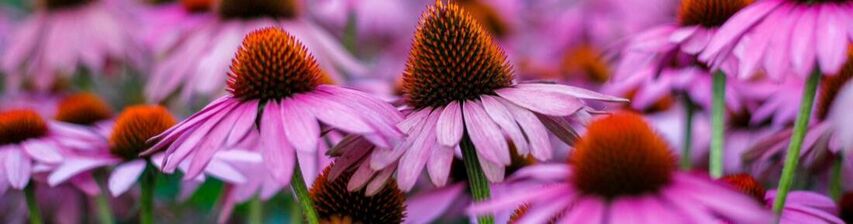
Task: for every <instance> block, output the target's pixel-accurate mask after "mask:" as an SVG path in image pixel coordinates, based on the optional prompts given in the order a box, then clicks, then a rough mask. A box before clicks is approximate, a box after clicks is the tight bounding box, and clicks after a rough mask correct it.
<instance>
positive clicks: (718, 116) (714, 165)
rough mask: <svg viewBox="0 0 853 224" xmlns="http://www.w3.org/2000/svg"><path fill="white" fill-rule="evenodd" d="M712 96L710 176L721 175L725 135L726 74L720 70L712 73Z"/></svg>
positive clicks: (716, 176)
mask: <svg viewBox="0 0 853 224" xmlns="http://www.w3.org/2000/svg"><path fill="white" fill-rule="evenodd" d="M713 78H714V84H713V85H714V86H713V88H714V98H713V102H712V105H711V156H710V159H711V161H710V162H709V164H710V166H709V171H710V173H711V177H713V178H715V179H716V178H720V177H722V176H723V145H724V139H723V138H724V135H725V130H724V129H725V126H724V124H725V120H726V117H725V112H726V102H725V97H726V74H725V73H723V72H722V71H717V72H715V73H714V77H713Z"/></svg>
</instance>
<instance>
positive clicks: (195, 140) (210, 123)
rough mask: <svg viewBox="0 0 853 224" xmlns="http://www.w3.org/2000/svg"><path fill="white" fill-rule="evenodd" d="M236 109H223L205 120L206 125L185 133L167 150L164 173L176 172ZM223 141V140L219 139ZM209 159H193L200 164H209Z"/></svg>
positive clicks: (232, 106) (231, 107) (231, 106)
mask: <svg viewBox="0 0 853 224" xmlns="http://www.w3.org/2000/svg"><path fill="white" fill-rule="evenodd" d="M235 107H236V105H233V104H231V105H228V106H227V108H223V110H222V111H219V112H217V113H216V114H214V115H213V116H212V117H210V118H209V120H205V121H204V123H201V125H199V126H198V127H197V129H193V130H192V132H188V133H184V134H183V136H181V137H180V138H178V140H176V141H175V142H174V143H173V144H172V145H171V146H169V149H167V150H166V157H165V158H164V159H163V160H164V162H163V172H166V173H169V172H174V171H175V169H176V168H177V167H178V165H179V164H180V163H182V162H183V161H184V159H185V158H187V156H188V155H190V154H193V153H195V152H196V150H198V148H199V147H200V146H201V144H203V143H204V142H208V141H205V140H206V139H208V138H207V135H208V133H210V132H211V131H212V129H213V128H214V127H216V126H218V125H219V123H220V122H222V119H223V118H225V116H227V115H229V114H230V112H231V111H232V110H233V109H234V108H235ZM214 140H217V139H214ZM218 140H222V139H218ZM205 150H218V148H213V149H205ZM205 160H207V159H202V158H198V159H196V158H193V161H199V162H205V163H206V162H207V161H205ZM192 177H195V176H190V177H187V178H192Z"/></svg>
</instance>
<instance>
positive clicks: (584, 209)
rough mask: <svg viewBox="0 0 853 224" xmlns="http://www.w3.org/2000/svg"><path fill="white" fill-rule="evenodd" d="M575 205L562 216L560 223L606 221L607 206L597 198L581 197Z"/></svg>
mask: <svg viewBox="0 0 853 224" xmlns="http://www.w3.org/2000/svg"><path fill="white" fill-rule="evenodd" d="M577 200H578V202H576V203H575V206H574V207H573V208H572V209H570V210H568V211H567V212H566V214H564V215H563V217H562V218H560V222H559V223H578V224H599V223H604V220H605V215H606V211H607V207H606V206H605V205H604V202H602V201H601V200H599V199H597V198H589V197H580V198H578V199H577Z"/></svg>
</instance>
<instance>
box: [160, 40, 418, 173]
mask: <svg viewBox="0 0 853 224" xmlns="http://www.w3.org/2000/svg"><path fill="white" fill-rule="evenodd" d="M228 77H229V78H228V93H229V94H227V95H226V96H223V97H220V98H219V99H217V100H215V101H214V102H212V103H210V104H209V105H208V106H207V107H205V108H204V109H202V110H201V111H200V112H198V113H196V114H194V115H193V116H191V117H190V118H188V119H187V120H184V121H182V122H181V123H179V124H177V125H176V126H174V127H172V128H171V129H169V130H167V131H166V132H164V133H162V134H160V135H158V136H156V137H154V138H153V139H151V141H154V142H157V144H156V145H154V146H153V147H152V148H151V149H149V150H148V151H147V152H146V153H147V154H151V153H154V152H158V151H160V150H165V155H166V157H165V158H164V165H163V170H164V172H172V171H174V170H175V168H176V167H177V166H178V164H180V163H181V162H183V161H191V162H190V167H189V170H188V171H187V174H186V177H187V178H192V177H195V176H196V175H198V174H199V173H200V171H201V168H203V167H205V166H206V164H208V163H209V162H210V158H211V157H212V156H213V155H214V153H215V152H217V151H220V150H227V149H231V148H233V147H234V146H235V145H236V143H239V142H241V141H244V140H245V139H256V140H257V141H259V143H258V144H257V146H256V147H253V148H251V149H250V150H257V151H260V153H261V155H262V157H263V163H264V164H265V165H266V168H267V170H268V171H269V172H270V173H272V176H273V177H274V178H275V180H276V181H278V182H279V183H283V184H285V185H286V184H287V183H289V181H290V178H291V174H292V172H293V166H294V162H300V163H301V162H307V161H317V158H316V157H317V154H315V153H316V152H317V150H318V147H320V145H321V144H323V142H322V141H321V140H322V138H321V134H322V132H324V131H325V130H339V131H342V132H346V133H352V134H358V135H362V136H364V137H365V138H367V139H369V140H370V141H371V142H372V143H373V144H376V145H379V146H383V147H390V146H391V145H393V144H394V143H395V142H396V141H397V139H398V138H400V137H402V133H400V132H399V130H397V129H396V128H395V127H394V124H396V123H397V122H398V121H399V120H401V119H402V117H401V116H400V115H399V113H398V112H397V111H396V110H394V108H393V107H391V106H390V105H389V104H387V103H384V102H382V101H380V100H378V99H375V98H373V97H371V96H369V95H367V94H364V93H361V92H358V91H354V90H350V89H345V88H341V87H336V86H333V85H330V84H329V83H330V79H329V77H328V76H327V74H326V73H325V71H323V70H321V69H320V67H319V64H317V62H316V61H315V60H314V58H313V57H311V56H310V55H309V53H308V51H307V49H306V48H305V47H304V46H302V45H301V43H299V42H298V41H297V40H296V39H295V38H294V37H293V36H290V34H288V33H286V32H285V31H283V30H281V29H278V28H266V29H262V30H258V31H255V32H252V33H250V34H249V35H248V36H247V37H246V39H245V40H244V41H243V44H242V47H241V48H240V49H239V51H238V52H237V56H236V57H235V59H234V61H233V64H232V66H231V72H230V73H229V76H228ZM259 108H261V109H259ZM321 122H322V124H323V125H321Z"/></svg>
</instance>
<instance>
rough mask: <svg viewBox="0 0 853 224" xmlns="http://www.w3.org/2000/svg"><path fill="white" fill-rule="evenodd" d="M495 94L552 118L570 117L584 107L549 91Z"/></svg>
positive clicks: (505, 90) (508, 90)
mask: <svg viewBox="0 0 853 224" xmlns="http://www.w3.org/2000/svg"><path fill="white" fill-rule="evenodd" d="M495 93H497V94H498V95H499V96H501V97H503V98H504V99H507V100H509V101H510V102H513V103H515V104H518V105H519V106H522V107H524V108H527V109H530V110H532V111H536V112H538V113H542V114H547V115H551V116H568V115H571V114H573V113H575V112H576V111H578V110H579V109H580V108H581V107H583V106H584V104H583V102H581V101H580V100H578V99H577V98H567V97H564V96H561V95H560V94H555V93H551V92H547V91H532V90H531V89H530V88H503V89H499V90H497V91H495ZM466 118H467V116H466Z"/></svg>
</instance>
